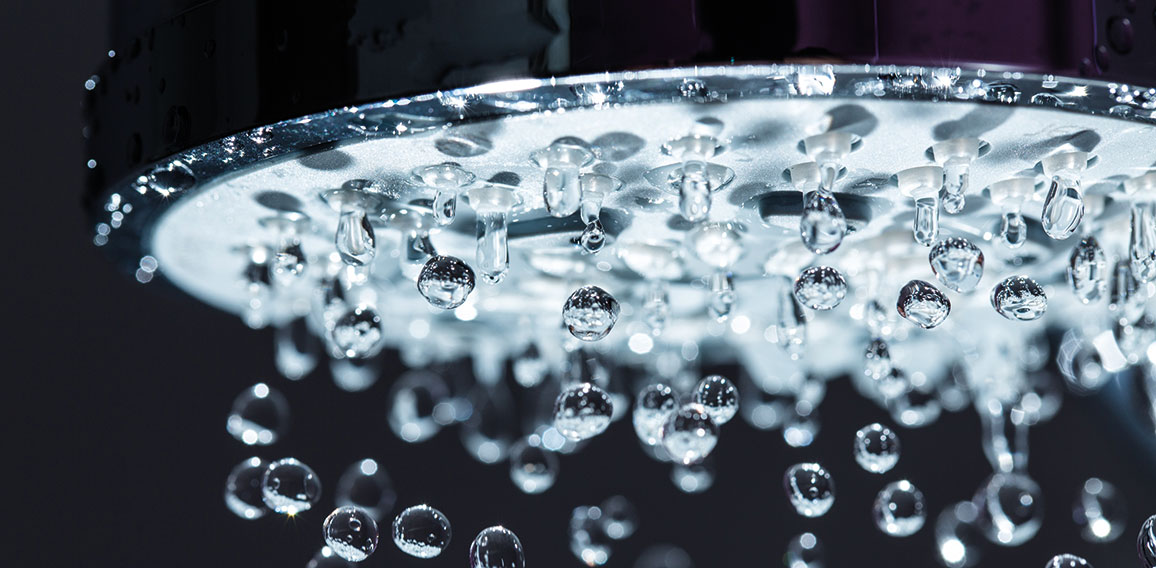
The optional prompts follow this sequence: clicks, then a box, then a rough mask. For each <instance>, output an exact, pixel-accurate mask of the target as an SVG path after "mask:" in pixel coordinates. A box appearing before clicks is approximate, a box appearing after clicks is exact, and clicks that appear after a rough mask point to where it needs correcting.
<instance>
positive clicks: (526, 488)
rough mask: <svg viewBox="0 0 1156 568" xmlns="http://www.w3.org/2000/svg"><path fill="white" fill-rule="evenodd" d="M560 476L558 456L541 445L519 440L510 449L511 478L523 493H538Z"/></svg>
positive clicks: (547, 487)
mask: <svg viewBox="0 0 1156 568" xmlns="http://www.w3.org/2000/svg"><path fill="white" fill-rule="evenodd" d="M557 478H558V456H557V455H555V454H554V452H552V451H550V450H547V449H545V448H543V447H542V446H541V445H530V444H528V443H526V441H525V440H522V441H519V442H518V443H517V444H515V445H514V447H513V448H511V449H510V479H511V480H513V482H514V485H516V486H517V487H518V489H521V490H522V492H523V493H528V494H530V495H536V494H538V493H541V492H543V491H545V490H547V489H549V488H550V487H551V486H552V485H554V480H556V479H557Z"/></svg>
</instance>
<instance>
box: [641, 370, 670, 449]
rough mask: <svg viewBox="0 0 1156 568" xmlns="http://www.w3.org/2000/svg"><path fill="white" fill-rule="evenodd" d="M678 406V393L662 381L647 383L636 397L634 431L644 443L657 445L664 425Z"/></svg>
mask: <svg viewBox="0 0 1156 568" xmlns="http://www.w3.org/2000/svg"><path fill="white" fill-rule="evenodd" d="M676 408H678V395H677V394H676V393H675V392H674V390H673V389H671V388H670V387H669V386H667V385H665V384H662V383H655V384H652V385H647V386H646V387H645V388H643V389H642V391H641V392H639V393H638V397H637V398H635V399H634V415H633V422H634V432H635V433H636V434H638V439H639V440H641V441H642V442H643V443H644V444H647V445H650V446H655V445H658V443H659V442H660V441H661V438H662V425H663V424H664V423H666V419H667V417H669V416H670V413H671V412H674V410H675V409H676Z"/></svg>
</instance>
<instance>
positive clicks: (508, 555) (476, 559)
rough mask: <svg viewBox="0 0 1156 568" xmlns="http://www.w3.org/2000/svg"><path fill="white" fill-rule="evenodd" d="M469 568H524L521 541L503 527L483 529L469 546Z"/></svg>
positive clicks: (524, 561)
mask: <svg viewBox="0 0 1156 568" xmlns="http://www.w3.org/2000/svg"><path fill="white" fill-rule="evenodd" d="M470 568H526V553H525V552H524V551H523V550H522V541H521V540H519V539H518V535H516V534H514V533H513V531H511V530H510V529H507V528H505V527H490V528H488V529H483V530H482V532H480V533H478V536H477V537H475V538H474V542H473V543H471V544H470Z"/></svg>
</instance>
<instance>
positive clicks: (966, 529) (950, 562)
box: [935, 501, 983, 568]
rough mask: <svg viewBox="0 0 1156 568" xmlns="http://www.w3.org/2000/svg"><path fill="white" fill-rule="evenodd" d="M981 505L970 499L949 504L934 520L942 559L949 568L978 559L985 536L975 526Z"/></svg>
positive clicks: (962, 567)
mask: <svg viewBox="0 0 1156 568" xmlns="http://www.w3.org/2000/svg"><path fill="white" fill-rule="evenodd" d="M978 516H979V508H978V507H976V505H975V503H972V502H971V501H963V502H960V503H956V504H955V505H952V506H949V507H947V508H946V509H944V510H943V512H942V513H940V514H939V517H938V518H937V519H936V521H935V543H936V549H937V552H938V553H939V554H938V556H939V560H940V561H941V562H942V563H943V565H944V566H946V567H947V568H969V567H971V566H975V565H977V564H978V563H979V557H980V552H981V548H980V547H981V545H982V544H983V543H982V542H980V541H981V539H982V537H981V536H980V534H979V529H978V528H977V527H976V526H975V522H976V519H977V518H978Z"/></svg>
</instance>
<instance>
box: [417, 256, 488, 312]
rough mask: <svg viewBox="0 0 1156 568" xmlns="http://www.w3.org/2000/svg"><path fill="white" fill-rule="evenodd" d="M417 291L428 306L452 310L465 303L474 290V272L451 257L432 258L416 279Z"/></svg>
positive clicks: (460, 261) (459, 260)
mask: <svg viewBox="0 0 1156 568" xmlns="http://www.w3.org/2000/svg"><path fill="white" fill-rule="evenodd" d="M417 289H418V291H419V292H421V295H422V296H425V299H426V300H428V301H429V303H430V304H432V305H434V306H435V307H438V308H441V309H443V310H452V309H454V308H456V307H458V306H460V305H462V304H464V303H465V301H466V298H468V297H469V295H470V292H472V291H473V290H474V270H473V269H472V268H470V265H468V264H466V263H465V262H462V260H461V259H459V258H456V257H453V256H434V257H432V258H430V259H429V260H428V261H426V263H425V266H423V267H422V269H421V273H420V274H418V277H417Z"/></svg>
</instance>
